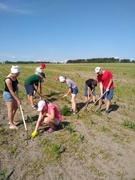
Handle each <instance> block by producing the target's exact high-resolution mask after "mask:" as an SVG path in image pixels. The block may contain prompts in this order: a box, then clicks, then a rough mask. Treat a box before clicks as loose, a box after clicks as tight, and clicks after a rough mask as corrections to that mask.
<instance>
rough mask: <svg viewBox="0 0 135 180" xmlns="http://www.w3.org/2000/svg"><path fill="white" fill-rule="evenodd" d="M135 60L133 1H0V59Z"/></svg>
mask: <svg viewBox="0 0 135 180" xmlns="http://www.w3.org/2000/svg"><path fill="white" fill-rule="evenodd" d="M104 57H116V58H119V59H135V0H0V61H1V62H2V61H6V60H8V61H45V62H47V61H51V62H66V61H67V60H69V59H72V60H74V59H91V58H104Z"/></svg>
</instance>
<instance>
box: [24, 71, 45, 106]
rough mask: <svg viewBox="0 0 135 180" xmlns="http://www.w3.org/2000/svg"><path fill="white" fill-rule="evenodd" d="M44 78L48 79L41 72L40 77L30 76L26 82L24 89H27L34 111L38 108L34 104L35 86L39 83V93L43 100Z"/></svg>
mask: <svg viewBox="0 0 135 180" xmlns="http://www.w3.org/2000/svg"><path fill="white" fill-rule="evenodd" d="M43 78H46V77H45V74H44V73H43V72H41V73H39V74H38V75H37V74H33V75H31V76H29V77H28V78H27V79H26V80H25V82H24V87H25V89H26V93H27V96H28V100H29V103H30V105H31V107H32V109H36V106H35V105H34V102H33V96H34V90H35V88H34V84H35V83H38V89H37V92H38V93H39V95H40V97H41V98H42V86H41V82H42V79H43Z"/></svg>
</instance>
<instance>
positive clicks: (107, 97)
mask: <svg viewBox="0 0 135 180" xmlns="http://www.w3.org/2000/svg"><path fill="white" fill-rule="evenodd" d="M105 91H106V89H105V88H103V93H104V92H105ZM113 92H114V88H112V89H110V90H109V91H108V92H107V93H106V94H105V95H104V96H103V97H102V99H105V98H106V99H107V100H111V99H113Z"/></svg>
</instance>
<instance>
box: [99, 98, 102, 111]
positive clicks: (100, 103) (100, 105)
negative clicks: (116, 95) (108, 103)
mask: <svg viewBox="0 0 135 180" xmlns="http://www.w3.org/2000/svg"><path fill="white" fill-rule="evenodd" d="M102 103H103V100H102V99H99V102H98V109H100V108H101V107H102Z"/></svg>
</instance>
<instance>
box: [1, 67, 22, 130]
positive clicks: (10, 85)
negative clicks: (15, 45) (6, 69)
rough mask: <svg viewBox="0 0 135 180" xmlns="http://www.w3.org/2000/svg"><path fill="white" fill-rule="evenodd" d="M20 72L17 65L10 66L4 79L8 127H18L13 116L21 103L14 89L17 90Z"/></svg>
mask: <svg viewBox="0 0 135 180" xmlns="http://www.w3.org/2000/svg"><path fill="white" fill-rule="evenodd" d="M19 73H20V67H19V66H12V67H11V73H10V74H9V75H8V76H7V77H6V79H5V88H4V92H3V98H4V101H5V102H6V105H7V109H8V120H9V124H10V126H9V128H10V129H18V127H17V126H16V122H15V121H14V116H15V114H16V111H17V109H18V106H20V105H21V101H20V99H19V98H18V96H17V94H16V91H18V83H19V82H18V80H17V77H18V76H19Z"/></svg>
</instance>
